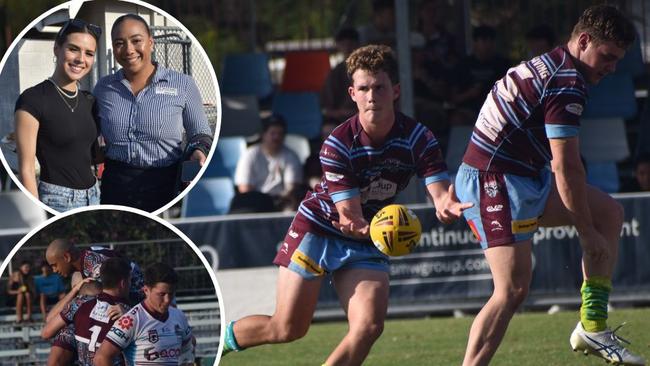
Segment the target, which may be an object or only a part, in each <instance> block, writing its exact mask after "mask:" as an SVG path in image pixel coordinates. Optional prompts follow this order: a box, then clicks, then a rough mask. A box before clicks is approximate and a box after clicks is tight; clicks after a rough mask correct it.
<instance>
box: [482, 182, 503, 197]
mask: <svg viewBox="0 0 650 366" xmlns="http://www.w3.org/2000/svg"><path fill="white" fill-rule="evenodd" d="M483 189H484V190H485V194H487V195H488V196H489V197H491V198H494V197H496V196H497V194H498V193H499V184H498V183H497V181H496V180H490V181H487V182H485V183H484V184H483Z"/></svg>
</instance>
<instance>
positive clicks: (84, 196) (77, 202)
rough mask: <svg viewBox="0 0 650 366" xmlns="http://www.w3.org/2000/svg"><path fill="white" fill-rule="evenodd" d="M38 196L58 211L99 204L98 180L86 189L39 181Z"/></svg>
mask: <svg viewBox="0 0 650 366" xmlns="http://www.w3.org/2000/svg"><path fill="white" fill-rule="evenodd" d="M38 198H40V200H41V202H43V203H44V204H46V205H48V206H50V208H52V209H54V210H56V211H58V212H64V211H68V210H72V209H73V208H77V207H85V206H90V205H99V182H95V185H94V186H92V187H90V188H88V189H72V188H68V187H63V186H59V185H56V184H52V183H47V182H43V181H41V182H39V183H38Z"/></svg>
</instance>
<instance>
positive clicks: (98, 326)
mask: <svg viewBox="0 0 650 366" xmlns="http://www.w3.org/2000/svg"><path fill="white" fill-rule="evenodd" d="M117 304H119V305H122V307H124V308H125V309H129V308H130V306H129V305H127V304H126V301H125V300H123V299H120V298H117V297H114V296H111V295H109V294H107V293H103V292H102V293H100V294H99V295H98V296H97V297H95V298H93V299H90V300H88V299H85V301H84V300H81V301H76V300H73V301H72V302H71V303H70V304H69V305H68V306H67V307H66V308H65V309H64V310H63V311H62V312H61V317H62V318H63V320H64V321H65V322H66V323H67V324H72V325H73V326H74V338H75V341H76V345H77V358H78V361H79V363H80V364H81V365H92V364H93V362H92V361H93V358H94V357H95V352H97V350H98V349H99V346H100V345H101V343H102V341H103V340H104V337H105V336H106V333H108V331H109V330H110V329H111V326H112V325H113V321H111V320H110V318H109V316H108V307H109V306H110V305H117ZM113 364H114V365H124V359H123V357H121V356H120V357H119V358H116V359H115V360H114V362H113Z"/></svg>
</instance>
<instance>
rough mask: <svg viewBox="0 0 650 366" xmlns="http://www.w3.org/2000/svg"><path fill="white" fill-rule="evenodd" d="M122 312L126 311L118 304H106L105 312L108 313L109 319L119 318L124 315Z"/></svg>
mask: <svg viewBox="0 0 650 366" xmlns="http://www.w3.org/2000/svg"><path fill="white" fill-rule="evenodd" d="M124 313H126V310H125V309H124V308H123V307H122V305H120V304H115V305H109V306H108V312H107V314H108V318H109V319H110V320H111V321H116V320H117V319H119V317H121V316H122V315H124Z"/></svg>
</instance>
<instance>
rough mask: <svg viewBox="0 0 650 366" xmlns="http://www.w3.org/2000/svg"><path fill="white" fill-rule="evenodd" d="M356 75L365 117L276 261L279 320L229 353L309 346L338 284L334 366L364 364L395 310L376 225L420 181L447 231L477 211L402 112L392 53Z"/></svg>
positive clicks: (338, 137)
mask: <svg viewBox="0 0 650 366" xmlns="http://www.w3.org/2000/svg"><path fill="white" fill-rule="evenodd" d="M346 66H347V72H348V76H350V80H351V82H352V85H351V86H350V87H349V89H348V91H349V94H350V97H351V98H352V100H354V102H355V103H356V105H357V108H358V110H359V113H358V114H357V115H355V116H353V117H352V118H350V119H349V120H347V121H346V122H345V123H343V124H342V125H340V126H339V127H337V128H336V129H334V131H333V132H332V134H331V135H330V136H329V137H328V138H327V139H326V140H325V142H324V144H323V147H322V148H321V152H320V161H321V165H322V168H323V172H324V174H323V177H322V180H321V183H320V184H318V185H317V186H316V187H315V188H314V190H313V191H312V192H309V193H308V194H307V196H306V197H305V199H304V200H303V201H302V203H301V205H300V208H299V210H298V213H297V214H296V216H295V218H294V220H293V222H292V224H291V226H290V227H289V231H288V233H287V236H286V237H285V239H284V243H283V244H282V246H281V248H280V250H279V252H278V254H277V256H276V258H275V261H274V263H276V264H278V265H279V266H280V269H279V274H278V285H277V304H276V312H275V314H273V316H271V317H269V316H264V315H254V316H250V317H246V318H243V319H241V320H238V321H236V322H233V323H230V324H229V325H228V327H227V331H226V337H225V340H224V345H225V347H224V349H225V352H229V351H232V350H236V351H238V350H241V349H244V348H247V347H252V346H257V345H261V344H267V343H283V342H290V341H293V340H295V339H298V338H300V337H302V336H304V335H305V334H306V332H307V330H308V328H309V325H310V324H311V320H312V317H313V314H314V310H315V307H316V303H317V300H318V294H319V290H320V286H321V283H322V281H323V278H324V277H325V275H326V274H332V276H333V279H334V284H335V287H336V290H337V293H338V296H339V299H340V301H341V304H343V308H344V310H345V311H346V313H347V316H348V323H349V330H348V333H347V335H346V336H345V337H344V338H343V340H342V341H341V343H340V344H339V345H338V346H337V347H336V349H335V350H334V351H333V352H332V353H331V354H330V355H329V357H328V358H327V360H326V364H327V365H358V364H361V363H362V362H363V360H364V359H365V358H366V356H367V355H368V352H370V348H371V347H372V345H373V344H374V342H375V341H376V340H377V338H378V337H379V336H380V335H381V332H382V330H383V325H384V318H385V316H386V309H387V306H388V257H386V256H385V255H383V254H382V253H381V252H380V251H379V250H378V249H377V248H375V247H374V246H373V245H372V243H371V242H370V240H369V237H368V229H369V225H368V222H369V221H370V220H371V218H372V216H373V215H374V214H376V213H377V211H378V210H379V209H380V208H382V207H384V206H386V205H388V204H390V203H392V202H393V201H394V199H395V196H396V195H397V194H398V193H399V192H400V191H401V190H403V189H404V188H405V187H406V186H407V184H408V182H409V180H410V179H411V177H413V175H417V176H418V177H419V178H421V179H422V181H423V183H424V184H425V185H426V188H427V191H428V193H429V195H430V197H431V198H432V200H433V202H434V204H435V206H436V210H437V211H436V214H437V215H438V218H439V219H440V220H441V221H442V222H445V223H447V222H451V221H453V220H455V219H456V218H458V217H459V216H460V213H461V211H462V210H463V209H465V208H467V207H469V206H471V204H461V203H460V202H458V201H457V200H456V199H455V195H454V194H453V188H452V187H451V186H450V184H449V179H448V175H447V170H446V166H445V163H444V161H443V158H442V152H441V150H440V147H439V145H438V141H437V140H436V139H435V137H434V136H433V134H432V133H431V131H429V130H428V129H427V128H426V127H424V126H423V125H421V124H420V123H417V122H416V121H414V120H412V119H411V118H409V117H407V116H405V115H403V114H401V113H399V112H397V111H395V109H394V103H395V102H396V100H397V99H398V98H399V95H400V86H399V83H398V80H397V61H396V60H395V58H394V56H393V54H392V51H391V49H390V48H389V47H386V46H375V45H371V46H366V47H362V48H360V49H358V50H356V51H355V52H353V53H352V54H351V55H350V56H349V57H348V59H347V60H346Z"/></svg>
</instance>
